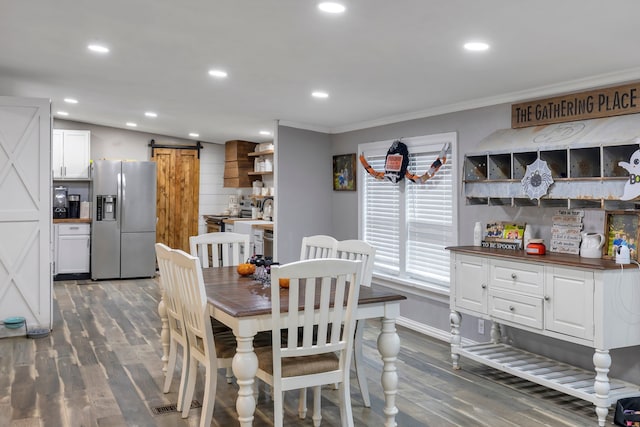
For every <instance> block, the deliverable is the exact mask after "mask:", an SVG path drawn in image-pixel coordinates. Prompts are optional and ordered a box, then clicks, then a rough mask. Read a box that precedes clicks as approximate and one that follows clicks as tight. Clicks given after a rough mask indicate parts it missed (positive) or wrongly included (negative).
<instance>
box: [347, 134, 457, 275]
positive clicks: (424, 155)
mask: <svg viewBox="0 0 640 427" xmlns="http://www.w3.org/2000/svg"><path fill="white" fill-rule="evenodd" d="M392 142H393V141H384V142H377V143H371V144H361V146H360V147H359V150H360V151H361V152H364V153H365V157H366V159H367V161H368V162H369V164H370V165H371V166H372V167H373V168H374V169H375V170H376V171H383V170H384V162H385V157H386V152H387V150H388V148H389V146H391V143H392ZM402 142H404V143H405V144H407V146H408V148H409V153H410V156H409V159H410V161H409V171H410V172H412V173H414V174H416V175H422V174H424V173H425V172H426V171H427V170H429V167H430V166H431V164H432V163H433V161H434V160H435V159H436V158H437V157H438V155H439V153H440V150H441V149H442V147H443V146H444V144H445V143H447V142H449V143H450V144H451V147H454V144H455V142H456V140H455V134H453V133H451V134H441V135H433V136H426V137H416V138H409V139H403V140H402ZM454 165H455V162H454V159H453V149H452V148H449V151H448V153H447V162H446V163H445V164H444V165H443V166H442V167H441V168H440V170H439V171H438V173H437V174H436V175H435V176H434V177H433V178H431V179H430V180H428V181H426V182H425V183H422V184H416V183H413V182H411V181H408V180H407V179H404V180H403V181H401V182H400V183H398V184H394V183H392V182H390V181H388V180H376V179H375V178H373V177H372V176H371V175H369V174H367V173H366V172H363V173H362V174H361V177H362V180H361V181H360V182H362V183H363V185H362V186H361V189H362V191H361V194H360V197H361V209H362V215H361V224H360V227H361V230H362V238H363V239H364V240H366V241H367V242H369V243H370V244H372V245H373V246H375V247H376V248H377V252H376V259H375V266H374V273H375V274H378V275H383V276H387V277H391V278H393V277H395V278H398V279H400V280H401V281H409V282H412V283H414V284H416V285H425V286H427V285H436V286H449V273H450V272H449V252H448V251H446V250H445V249H444V248H445V247H446V246H450V245H455V244H456V242H457V236H456V222H455V218H456V206H455V203H456V200H455V191H454V189H455V188H456V184H455V177H454V175H453V171H454V170H455V167H454Z"/></svg>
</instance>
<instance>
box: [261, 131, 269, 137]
mask: <svg viewBox="0 0 640 427" xmlns="http://www.w3.org/2000/svg"><path fill="white" fill-rule="evenodd" d="M260 135H266V136H269V135H271V132H269V131H268V130H261V131H260Z"/></svg>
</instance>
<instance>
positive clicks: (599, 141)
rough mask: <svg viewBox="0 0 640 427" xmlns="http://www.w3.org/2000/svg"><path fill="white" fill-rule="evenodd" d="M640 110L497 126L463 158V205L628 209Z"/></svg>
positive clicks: (631, 205) (638, 153)
mask: <svg viewBox="0 0 640 427" xmlns="http://www.w3.org/2000/svg"><path fill="white" fill-rule="evenodd" d="M638 129H640V114H629V115H626V116H616V117H607V118H602V119H592V120H583V121H575V122H567V123H557V124H551V125H545V126H533V127H528V128H520V129H502V130H498V131H496V132H494V133H493V134H491V135H489V136H488V137H487V138H485V139H484V140H482V141H481V142H480V143H479V144H478V146H477V150H476V151H474V152H470V153H467V154H466V156H465V159H464V171H463V174H464V175H463V176H464V193H465V197H466V199H467V203H468V204H473V205H489V206H498V205H501V206H505V205H506V206H543V207H561V208H567V207H568V208H602V209H613V210H615V209H633V208H635V207H636V204H637V201H636V200H633V199H630V198H628V197H624V196H625V194H624V193H625V189H626V187H627V183H629V179H630V178H631V177H634V176H636V175H640V174H638V173H636V172H635V171H636V170H638V171H640V167H639V166H637V165H635V164H634V159H636V158H638V157H639V156H640V150H639V148H640V147H639V146H638V142H639V140H638V137H640V133H639V131H638Z"/></svg>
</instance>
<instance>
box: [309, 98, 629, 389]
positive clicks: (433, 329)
mask: <svg viewBox="0 0 640 427" xmlns="http://www.w3.org/2000/svg"><path fill="white" fill-rule="evenodd" d="M510 114H511V105H510V104H502V105H496V106H491V107H484V108H478V109H474V110H468V111H462V112H456V113H450V114H445V115H441V116H434V117H428V118H423V119H417V120H411V121H406V122H400V123H393V124H389V125H385V126H379V127H372V128H368V129H363V130H358V131H353V132H345V133H341V134H335V135H331V146H332V154H345V153H357V150H358V144H360V143H366V142H374V141H382V140H391V139H395V138H400V137H410V136H419V135H430V134H435V133H442V132H457V133H458V157H459V158H458V159H457V171H458V174H459V175H458V176H460V177H462V176H463V174H462V166H463V162H462V159H463V158H464V155H465V153H467V152H472V151H474V150H475V149H476V145H477V143H478V142H479V141H481V140H482V139H483V138H485V137H486V136H488V135H489V134H491V133H492V132H493V131H495V130H497V129H504V128H509V127H511V116H510ZM358 167H360V166H358ZM418 172H420V171H418ZM327 173H329V172H327ZM316 179H318V180H322V181H328V180H329V177H321V176H318V177H317V178H316ZM458 194H459V200H458V212H459V213H458V215H459V216H458V236H459V242H458V244H459V245H469V244H472V242H473V225H474V223H475V222H476V221H481V222H483V223H486V222H488V221H491V220H511V221H517V222H523V223H527V224H529V225H531V226H532V229H533V237H542V238H544V239H547V240H548V239H549V238H550V224H551V222H552V221H551V216H552V215H553V213H554V212H555V211H556V209H555V208H547V209H544V208H538V207H520V208H511V207H499V206H491V207H490V206H473V205H466V203H465V198H464V195H463V193H462V191H461V189H459V192H458ZM330 200H331V201H330V202H329V203H330V205H331V206H332V218H333V221H332V224H333V225H332V226H333V233H332V234H333V235H335V236H336V237H338V238H341V239H342V238H355V237H357V230H358V215H357V207H358V199H357V193H355V192H354V193H351V192H334V193H333V194H331V196H330ZM587 216H588V217H590V218H594V219H595V220H594V224H595V223H597V219H598V218H600V219H601V218H602V211H594V212H587ZM585 222H586V220H585ZM585 228H586V229H587V230H589V231H602V230H601V229H598V228H597V226H596V225H585ZM374 285H376V283H375V279H374ZM376 286H380V284H377V285H376ZM394 290H395V291H398V289H397V288H396V289H394ZM400 292H401V293H405V294H406V295H407V297H408V298H409V299H408V300H407V301H406V302H404V303H403V305H402V307H401V315H402V317H403V319H402V321H401V322H400V323H401V324H405V325H407V326H409V327H412V328H414V329H417V330H421V331H423V332H425V333H428V334H430V335H433V336H436V337H440V338H443V339H447V338H448V332H449V304H448V298H447V296H446V295H442V294H437V293H429V292H419V291H409V290H402V288H400ZM476 329H477V322H476V319H473V318H471V317H469V316H464V317H463V323H462V329H461V333H462V336H463V338H468V339H471V340H474V341H486V340H488V334H489V329H490V325H489V324H487V325H486V327H485V334H484V335H479V334H478V333H477V330H476ZM507 334H508V336H509V339H510V340H511V341H512V342H513V343H514V344H515V345H517V346H519V347H522V348H525V349H528V350H530V351H534V352H541V353H542V354H545V355H547V356H550V357H553V358H556V359H559V360H562V361H566V362H568V363H573V364H576V365H578V366H582V367H584V368H587V369H593V362H592V356H593V350H592V349H588V348H585V347H582V346H578V345H574V344H569V343H564V342H560V341H557V340H553V339H548V338H544V337H540V336H537V335H535V334H530V333H525V332H522V331H519V330H517V329H508V331H507ZM637 352H638V348H637V347H634V348H629V349H618V350H613V351H612V352H611V355H612V359H613V365H612V369H611V375H612V376H613V377H617V378H621V379H625V380H627V381H631V382H633V383H636V384H640V358H638V357H637ZM463 363H464V361H463Z"/></svg>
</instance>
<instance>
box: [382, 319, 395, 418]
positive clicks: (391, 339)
mask: <svg viewBox="0 0 640 427" xmlns="http://www.w3.org/2000/svg"><path fill="white" fill-rule="evenodd" d="M378 351H379V352H380V355H381V356H382V362H383V364H384V365H383V368H382V389H383V390H384V401H385V406H384V414H385V416H386V418H387V419H386V421H385V423H384V426H385V427H395V426H396V414H397V413H398V408H397V407H396V395H397V394H398V372H397V371H396V360H397V359H398V353H400V337H399V336H398V333H397V332H396V321H395V319H388V318H383V319H382V330H381V331H380V335H379V336H378Z"/></svg>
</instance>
